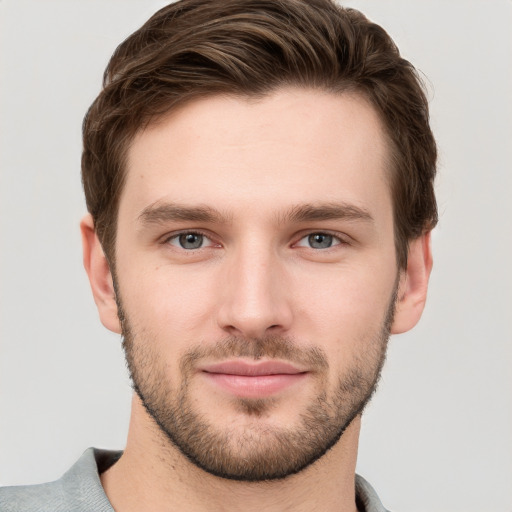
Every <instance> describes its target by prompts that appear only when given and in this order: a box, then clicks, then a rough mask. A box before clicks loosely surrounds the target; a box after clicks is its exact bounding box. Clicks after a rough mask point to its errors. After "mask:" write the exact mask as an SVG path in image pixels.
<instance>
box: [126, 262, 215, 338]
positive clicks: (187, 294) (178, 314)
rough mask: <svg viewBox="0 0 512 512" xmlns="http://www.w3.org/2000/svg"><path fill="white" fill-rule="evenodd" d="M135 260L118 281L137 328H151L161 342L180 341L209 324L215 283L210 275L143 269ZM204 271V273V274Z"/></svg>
mask: <svg viewBox="0 0 512 512" xmlns="http://www.w3.org/2000/svg"><path fill="white" fill-rule="evenodd" d="M130 268H131V269H135V268H141V267H140V266H138V265H137V264H136V262H133V264H131V265H130V266H129V267H128V266H125V269H124V270H125V271H124V273H123V274H121V275H122V276H123V277H122V279H121V280H120V282H119V287H120V293H121V297H122V300H123V306H124V308H125V312H126V314H127V316H128V318H129V321H130V324H131V326H132V328H133V329H134V330H135V331H142V330H144V331H151V332H152V333H153V334H154V337H155V338H156V340H157V342H158V343H163V344H169V343H173V344H177V343H180V341H181V340H183V341H186V338H187V337H188V336H196V337H197V336H200V334H199V330H200V329H203V330H204V328H205V327H206V326H208V325H210V323H211V321H212V319H211V317H212V315H211V308H212V304H214V303H215V301H214V300H213V297H212V295H213V293H212V289H214V286H213V283H212V282H211V280H209V279H208V275H207V274H206V275H200V274H199V273H197V272H195V273H194V272H190V271H188V270H184V268H183V267H178V268H175V269H172V268H170V267H167V266H155V267H154V268H150V269H146V270H143V271H141V272H134V271H131V270H130ZM203 274H204V273H203ZM184 338H185V339H184Z"/></svg>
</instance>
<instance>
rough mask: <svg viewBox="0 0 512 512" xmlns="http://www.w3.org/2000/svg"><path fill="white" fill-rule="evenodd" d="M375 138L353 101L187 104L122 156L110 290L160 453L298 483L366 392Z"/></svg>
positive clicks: (374, 295)
mask: <svg viewBox="0 0 512 512" xmlns="http://www.w3.org/2000/svg"><path fill="white" fill-rule="evenodd" d="M386 160H387V149H386V140H385V137H384V134H383V130H382V128H381V125H380V122H379V119H378V116H377V114H376V113H375V112H374V110H373V109H372V108H371V107H370V106H369V105H368V104H367V103H366V102H365V101H364V100H363V99H361V98H359V97H357V96H351V95H334V94H331V93H326V92H319V91H307V90H297V89H283V90H280V91H277V92H274V93H273V94H271V95H269V96H267V97H265V98H263V99H259V100H254V99H251V100H247V99H240V98H233V97H215V98H210V99H204V100H198V101H196V102H193V103H191V104H188V105H186V106H184V107H182V108H181V109H180V110H178V111H175V112H173V113H172V114H171V115H169V116H168V117H166V118H165V119H163V120H160V121H159V122H158V123H155V124H154V125H151V126H150V127H148V128H147V129H146V130H144V131H143V132H141V133H139V134H138V136H137V137H136V138H135V140H134V142H133V144H132V146H131V148H130V150H129V154H128V162H127V180H126V184H125V188H124V190H123V193H122V196H121V201H120V208H119V217H118V234H117V242H116V244H117V245H116V278H115V281H116V290H117V300H118V305H119V308H120V318H121V320H122V327H123V334H124V337H125V343H124V345H125V350H126V355H127V360H128V363H129V368H130V371H131V374H132V378H133V382H134V388H135V390H136V391H137V393H138V394H139V396H140V398H141V399H142V402H143V403H144V405H145V407H146V409H147V412H148V414H150V415H151V416H152V417H153V419H154V420H155V421H156V423H157V424H158V425H159V426H160V428H161V430H162V432H163V433H165V435H166V437H167V439H168V440H170V442H171V443H172V445H173V446H175V447H177V448H178V449H179V450H180V451H181V453H182V454H183V455H185V456H186V457H188V459H190V460H191V461H193V462H194V463H195V464H196V465H197V466H199V467H201V468H203V469H205V470H206V471H209V472H210V473H212V474H215V475H219V476H223V477H226V478H232V479H238V480H262V479H272V478H282V477H285V476H287V475H289V474H292V473H296V472H297V471H300V470H301V469H303V468H305V467H307V466H308V465H309V464H311V463H312V462H314V461H315V460H317V459H318V458H319V457H321V456H322V455H323V454H324V453H325V452H326V451H327V450H328V449H329V448H330V447H331V446H333V445H334V444H335V443H336V442H337V441H338V439H339V438H340V436H341V435H342V433H343V431H344V429H345V428H346V427H347V426H348V425H349V424H350V423H351V421H352V420H353V419H354V418H355V416H356V415H358V414H359V413H360V412H361V410H362V408H363V407H364V405H365V404H366V402H367V401H368V399H369V397H370V395H371V394H372V392H373V390H374V388H375V385H376V382H377V380H378V376H379V372H380V368H381V366H382V362H383V360H384V355H385V348H386V343H387V338H388V335H389V329H390V325H391V321H392V316H393V310H394V302H395V300H394V299H395V296H396V289H397V265H396V258H395V248H394V240H393V216H392V204H391V195H390V190H389V184H388V180H387V177H388V171H387V164H386Z"/></svg>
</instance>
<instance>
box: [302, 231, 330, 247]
mask: <svg viewBox="0 0 512 512" xmlns="http://www.w3.org/2000/svg"><path fill="white" fill-rule="evenodd" d="M333 238H334V237H333V236H332V235H328V234H326V233H313V234H312V235H309V236H308V242H309V245H310V247H312V248H313V249H328V248H329V247H331V246H332V244H333Z"/></svg>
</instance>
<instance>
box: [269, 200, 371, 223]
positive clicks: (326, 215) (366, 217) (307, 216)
mask: <svg viewBox="0 0 512 512" xmlns="http://www.w3.org/2000/svg"><path fill="white" fill-rule="evenodd" d="M279 220H280V222H292V223H293V222H297V223H298V222H308V221H318V220H351V221H352V220H354V221H365V222H370V223H373V222H374V219H373V217H372V216H371V214H370V212H369V211H368V210H367V209H365V208H361V207H359V206H356V205H353V204H348V203H322V204H304V205H298V206H294V207H293V208H291V209H290V210H289V211H288V212H286V213H285V214H284V215H283V216H280V218H279Z"/></svg>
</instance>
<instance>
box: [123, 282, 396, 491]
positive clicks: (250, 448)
mask: <svg viewBox="0 0 512 512" xmlns="http://www.w3.org/2000/svg"><path fill="white" fill-rule="evenodd" d="M396 293H397V286H395V290H394V293H393V297H392V300H391V302H390V304H389V307H388V310H387V313H386V316H385V319H384V321H383V322H382V325H381V329H380V331H379V332H377V333H375V334H374V335H373V336H372V337H371V339H369V340H365V343H363V344H362V346H363V349H364V351H365V352H364V353H362V352H360V353H359V354H358V357H357V360H356V361H355V362H354V364H353V366H352V367H351V368H350V369H349V371H348V372H347V373H345V374H344V375H340V376H339V379H338V383H337V386H336V389H335V390H334V391H333V392H330V393H329V392H328V390H327V377H326V376H327V370H328V367H329V365H328V362H327V358H326V356H325V354H324V352H323V351H322V350H321V349H318V348H303V347H301V346H298V345H297V344H295V343H294V342H293V340H291V339H289V338H286V337H277V336H271V337H264V338H261V339H257V340H253V339H251V340H246V339H243V338H237V337H229V338H226V339H224V340H221V341H220V342H218V343H217V344H215V345H214V346H213V347H207V346H199V347H197V348H195V349H192V350H190V351H189V352H187V353H186V354H185V355H184V356H182V358H181V360H180V375H181V377H182V378H181V383H180V385H179V387H176V388H173V387H171V386H170V384H169V377H168V375H167V371H166V368H165V364H164V362H163V361H162V358H161V357H159V355H158V354H157V353H156V352H155V351H154V350H153V349H152V347H153V345H154V343H152V341H153V340H152V339H151V337H148V336H146V337H144V336H142V335H141V334H140V333H137V334H136V333H134V332H133V331H132V329H131V326H130V325H129V322H128V318H127V316H126V314H125V312H124V310H123V308H122V304H121V301H120V300H119V299H118V308H119V318H120V320H121V325H122V332H123V337H124V340H123V347H124V350H125V354H126V362H127V366H128V369H129V372H130V376H131V380H132V385H133V389H134V391H135V392H136V393H137V395H138V396H139V398H140V400H141V402H142V404H143V405H144V407H145V408H146V410H147V412H148V413H149V415H150V416H151V417H152V418H153V419H154V421H155V422H156V424H157V425H158V427H159V428H160V430H161V432H162V433H163V434H164V436H165V438H166V439H168V440H169V441H170V442H171V443H172V445H174V446H175V447H176V448H177V449H178V450H179V451H180V452H181V453H182V454H183V455H184V456H185V457H187V459H188V460H189V461H191V462H192V463H193V464H195V465H196V466H197V467H199V468H201V469H203V470H204V471H207V472H208V473H210V474H212V475H215V476H218V477H222V478H226V479H231V480H238V481H244V482H260V481H265V480H276V479H282V478H285V477H287V476H290V475H293V474H295V473H298V472H300V471H302V470H303V469H305V468H307V467H308V466H310V465H311V464H313V463H314V462H315V461H316V460H318V459H319V458H320V457H322V456H323V455H324V454H325V453H326V452H327V451H328V450H329V449H330V448H332V447H333V446H334V445H335V444H336V443H337V442H338V441H339V439H340V437H341V436H342V434H343V432H344V431H345V430H346V428H347V427H348V426H349V425H350V424H351V422H352V421H353V420H354V418H355V417H356V416H358V415H359V414H361V413H362V412H363V410H364V408H365V406H366V405H367V404H368V402H369V401H370V399H371V397H372V396H373V394H374V392H375V390H376V387H377V383H378V381H379V377H380V373H381V370H382V367H383V364H384V361H385V356H386V348H387V343H388V339H389V334H390V328H391V324H392V321H393V316H394V311H395V302H396ZM117 297H118V298H119V294H117ZM204 357H210V358H213V359H214V360H222V359H227V358H236V357H250V358H253V359H254V360H257V359H260V358H262V357H266V358H269V359H272V358H280V359H283V360H287V361H290V362H292V363H293V362H296V363H300V364H305V365H306V367H308V368H312V369H313V370H314V373H315V374H316V375H318V382H317V384H318V389H319V392H318V394H317V395H316V397H315V398H314V399H313V400H312V401H311V403H310V404H309V406H308V407H307V408H306V409H305V411H304V412H303V413H302V414H301V415H300V421H299V423H298V426H296V427H295V428H293V429H291V428H289V429H287V428H280V429H277V428H271V427H269V426H265V425H264V424H257V422H255V423H251V424H250V425H248V426H246V427H245V428H242V427H240V426H239V427H238V428H236V427H235V428H233V427H231V428H230V427H228V426H226V428H225V429H224V430H221V429H220V428H217V427H215V426H213V425H212V424H210V423H209V422H208V419H207V418H206V417H205V416H204V415H203V414H201V412H200V411H198V410H195V409H194V402H193V399H192V397H191V395H190V379H191V377H192V375H193V374H194V368H195V364H196V362H197V361H199V360H201V359H203V358H204ZM233 404H234V406H235V408H236V409H237V410H238V411H239V412H240V413H241V414H243V415H245V416H246V417H247V418H250V417H253V418H254V417H260V416H262V415H263V414H265V413H269V412H271V410H272V409H273V408H274V407H276V400H275V399H273V398H265V399H248V398H234V400H233Z"/></svg>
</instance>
